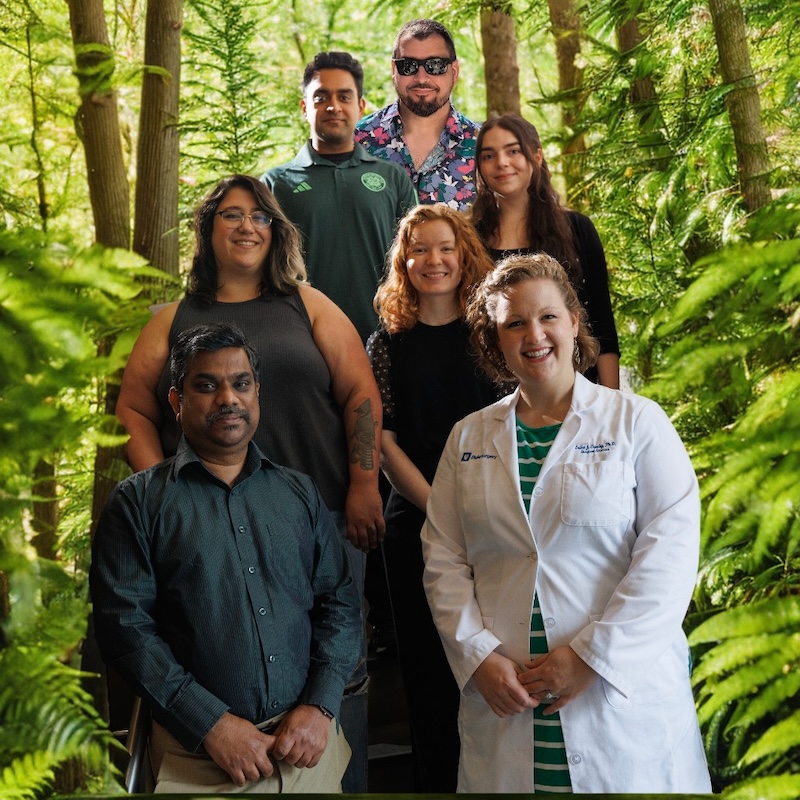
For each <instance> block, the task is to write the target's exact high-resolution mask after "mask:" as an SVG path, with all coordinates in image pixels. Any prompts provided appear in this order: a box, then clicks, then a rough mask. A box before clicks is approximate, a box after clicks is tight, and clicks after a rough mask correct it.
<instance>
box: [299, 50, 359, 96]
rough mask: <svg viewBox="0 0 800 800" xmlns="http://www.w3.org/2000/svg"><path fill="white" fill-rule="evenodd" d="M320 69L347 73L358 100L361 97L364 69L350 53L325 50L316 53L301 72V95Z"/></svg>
mask: <svg viewBox="0 0 800 800" xmlns="http://www.w3.org/2000/svg"><path fill="white" fill-rule="evenodd" d="M321 69H343V70H344V71H345V72H349V73H350V74H351V75H352V76H353V80H354V81H355V82H356V90H357V92H358V97H359V99H360V98H361V97H362V96H363V94H364V69H363V68H362V66H361V64H359V63H358V61H356V59H354V58H353V56H351V55H350V53H344V52H342V51H340V50H326V51H323V52H322V53H317V54H316V55H315V56H314V58H313V59H312V60H311V61H309V62H308V64H307V65H306V68H305V71H304V72H303V95H305V93H306V88H307V87H308V84H309V83H311V81H312V80H314V75H316V74H317V73H318V72H319V71H320V70H321Z"/></svg>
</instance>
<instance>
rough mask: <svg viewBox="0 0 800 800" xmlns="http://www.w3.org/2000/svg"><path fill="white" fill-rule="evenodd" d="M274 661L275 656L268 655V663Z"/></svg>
mask: <svg viewBox="0 0 800 800" xmlns="http://www.w3.org/2000/svg"><path fill="white" fill-rule="evenodd" d="M274 661H275V656H270V657H269V662H270V664H272V663H274Z"/></svg>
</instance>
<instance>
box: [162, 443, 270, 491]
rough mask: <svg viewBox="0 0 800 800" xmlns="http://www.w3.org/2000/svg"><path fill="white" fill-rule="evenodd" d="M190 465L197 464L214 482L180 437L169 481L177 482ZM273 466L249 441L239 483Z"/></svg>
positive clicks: (212, 476)
mask: <svg viewBox="0 0 800 800" xmlns="http://www.w3.org/2000/svg"><path fill="white" fill-rule="evenodd" d="M190 464H197V465H198V466H199V468H200V469H202V470H203V471H204V472H206V473H207V474H208V476H209V477H211V478H214V479H215V480H216V477H215V476H214V474H213V473H212V472H211V471H210V470H209V469H208V467H206V465H205V464H203V462H202V461H201V460H200V456H198V455H197V453H196V452H195V451H194V449H193V448H192V446H191V445H190V444H189V442H187V441H186V437H185V436H183V435H181V440H180V442H179V443H178V449H177V451H176V452H175V455H174V457H173V459H172V469H171V474H170V478H171V480H173V481H177V480H178V476H179V475H180V474H181V473H182V472H183V470H184V469H186V468H187V467H188V466H189V465H190ZM274 466H275V465H274V464H273V463H272V462H271V461H270V460H269V459H268V458H267V457H266V456H265V455H264V454H263V453H262V452H261V450H259V448H258V445H257V444H256V443H255V442H253V441H251V442H250V444H249V445H248V447H247V457H246V458H245V462H244V466H243V467H242V472H241V478H240V481H239V482H241V480H245V479H246V478H249V477H250V476H251V475H253V474H254V473H255V472H257V471H258V470H260V469H271V468H272V467H274Z"/></svg>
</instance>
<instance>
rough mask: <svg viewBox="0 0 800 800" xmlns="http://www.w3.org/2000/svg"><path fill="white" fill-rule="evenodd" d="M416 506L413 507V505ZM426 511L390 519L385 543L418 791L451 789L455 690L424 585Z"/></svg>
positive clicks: (454, 767)
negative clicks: (422, 539)
mask: <svg viewBox="0 0 800 800" xmlns="http://www.w3.org/2000/svg"><path fill="white" fill-rule="evenodd" d="M415 511H416V510H415ZM424 521H425V516H424V515H423V514H422V513H420V512H417V513H409V514H406V515H404V517H403V521H402V524H400V525H398V524H396V523H393V522H390V523H389V525H388V526H387V536H386V539H385V540H384V543H383V555H384V563H385V564H386V583H387V585H388V588H389V597H390V599H391V605H392V615H393V617H394V625H395V633H396V637H397V650H398V660H399V662H400V670H401V673H402V676H403V685H404V688H405V693H406V704H407V706H408V715H409V723H410V727H411V746H412V750H413V757H414V771H415V774H414V784H415V786H414V789H415V791H416V792H436V793H439V792H450V793H452V792H455V790H456V779H457V774H458V756H459V747H460V743H459V737H458V704H459V691H458V686H457V685H456V682H455V679H454V678H453V673H452V672H451V671H450V665H449V664H448V663H447V659H446V658H445V655H444V650H443V649H442V643H441V640H440V639H439V633H438V632H437V630H436V627H435V625H434V624H433V619H432V617H431V612H430V609H429V608H428V601H427V598H426V597H425V591H424V589H423V588H422V569H423V562H422V545H421V542H420V537H419V531H420V528H421V527H422V523H423V522H424Z"/></svg>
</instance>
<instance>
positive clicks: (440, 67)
mask: <svg viewBox="0 0 800 800" xmlns="http://www.w3.org/2000/svg"><path fill="white" fill-rule="evenodd" d="M392 61H393V62H394V65H395V66H396V67H397V71H398V72H399V73H400V74H401V75H402V76H403V77H405V78H409V77H411V76H412V75H416V74H417V71H418V70H419V68H420V65H422V66H423V67H425V72H427V73H428V75H444V74H445V72H447V70H448V69H450V65H451V64H452V63H453V62H454V61H455V59H454V58H442V57H441V56H437V57H435V58H425V59H422V60H421V61H420V60H419V59H416V58H393V59H392Z"/></svg>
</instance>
